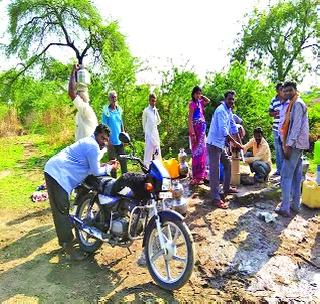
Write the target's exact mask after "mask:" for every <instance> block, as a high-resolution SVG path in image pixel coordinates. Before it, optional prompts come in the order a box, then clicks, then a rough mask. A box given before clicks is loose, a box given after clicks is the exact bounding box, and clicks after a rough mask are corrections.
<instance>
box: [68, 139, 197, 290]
mask: <svg viewBox="0 0 320 304" xmlns="http://www.w3.org/2000/svg"><path fill="white" fill-rule="evenodd" d="M119 139H120V140H121V141H122V142H123V143H125V144H129V145H130V146H131V147H132V148H133V145H132V143H131V141H130V137H129V135H128V134H126V133H121V134H120V136H119ZM120 158H123V159H127V160H131V161H133V162H134V163H136V164H139V165H140V168H141V170H142V172H143V173H126V174H124V175H122V177H123V178H122V177H120V178H119V179H118V180H113V181H111V183H110V179H109V181H108V182H107V183H104V178H100V179H99V178H98V179H94V182H92V180H91V182H90V179H89V180H88V179H87V180H85V181H84V182H83V183H82V184H81V185H80V186H79V188H78V189H77V196H76V205H77V209H76V212H75V214H74V215H72V214H71V215H70V220H71V222H72V224H73V225H74V226H75V232H76V237H77V239H78V242H79V246H80V248H81V249H82V250H83V251H85V252H87V253H93V252H95V251H96V250H98V249H99V248H100V247H101V245H102V244H103V243H108V244H110V245H111V246H112V247H114V246H121V247H127V248H128V249H129V247H130V245H131V244H132V243H133V242H134V241H136V240H139V239H142V240H143V241H142V247H143V250H144V253H145V258H146V265H147V268H148V270H149V273H150V274H151V277H152V278H153V280H154V281H155V282H156V283H157V284H158V285H159V286H160V287H162V288H164V289H167V290H174V289H179V288H181V287H182V286H183V285H184V284H185V283H186V282H187V281H188V280H189V278H190V276H191V274H192V271H193V267H194V257H195V253H194V244H193V238H192V235H191V233H190V230H189V228H188V227H187V225H186V223H185V222H184V218H183V217H182V216H181V214H180V213H178V212H176V211H174V210H171V209H169V208H168V207H167V205H166V203H165V200H167V199H169V198H171V197H172V192H171V178H170V176H169V174H168V172H167V170H166V169H165V168H164V166H163V164H162V162H161V161H159V160H153V161H152V162H151V165H150V167H149V168H146V166H145V165H144V164H143V162H142V160H141V159H140V158H138V157H136V156H135V155H134V148H133V154H131V155H121V156H120ZM121 178H122V180H121ZM120 181H122V183H120V184H121V187H118V188H117V187H115V186H116V185H117V184H119V182H120ZM123 181H124V184H123ZM110 185H111V186H110ZM123 185H124V186H125V187H123ZM114 188H116V193H115V191H114ZM106 189H107V190H106ZM110 189H111V190H110ZM129 250H130V249H129Z"/></svg>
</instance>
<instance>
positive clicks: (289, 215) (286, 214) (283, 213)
mask: <svg viewBox="0 0 320 304" xmlns="http://www.w3.org/2000/svg"><path fill="white" fill-rule="evenodd" d="M274 212H275V213H277V214H279V215H281V216H283V217H291V214H290V211H285V210H282V209H280V208H276V209H275V210H274Z"/></svg>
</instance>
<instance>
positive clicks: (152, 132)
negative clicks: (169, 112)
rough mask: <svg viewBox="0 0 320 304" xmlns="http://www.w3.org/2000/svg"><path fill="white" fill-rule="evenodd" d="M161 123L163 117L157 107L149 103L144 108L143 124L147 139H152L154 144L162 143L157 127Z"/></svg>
mask: <svg viewBox="0 0 320 304" xmlns="http://www.w3.org/2000/svg"><path fill="white" fill-rule="evenodd" d="M160 123H161V119H160V116H159V112H158V110H157V108H153V107H151V106H150V105H149V106H148V107H147V108H145V109H144V110H143V113H142V126H143V131H144V134H145V140H149V141H152V143H153V144H154V145H160V137H159V132H158V127H157V126H158V125H159V124H160Z"/></svg>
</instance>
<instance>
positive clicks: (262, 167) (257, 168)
mask: <svg viewBox="0 0 320 304" xmlns="http://www.w3.org/2000/svg"><path fill="white" fill-rule="evenodd" d="M250 169H251V172H253V173H255V174H256V177H257V178H258V179H263V180H265V179H266V178H267V177H268V175H269V173H270V171H271V168H270V166H269V164H268V163H266V162H264V161H261V160H256V161H254V162H253V163H252V164H250Z"/></svg>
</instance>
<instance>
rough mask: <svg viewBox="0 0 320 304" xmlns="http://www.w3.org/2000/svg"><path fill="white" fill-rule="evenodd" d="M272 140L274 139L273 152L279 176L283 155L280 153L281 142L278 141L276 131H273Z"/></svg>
mask: <svg viewBox="0 0 320 304" xmlns="http://www.w3.org/2000/svg"><path fill="white" fill-rule="evenodd" d="M273 138H274V151H275V153H276V165H277V173H279V174H280V172H281V168H282V163H283V153H282V147H281V141H280V137H279V133H278V131H275V130H273Z"/></svg>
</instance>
